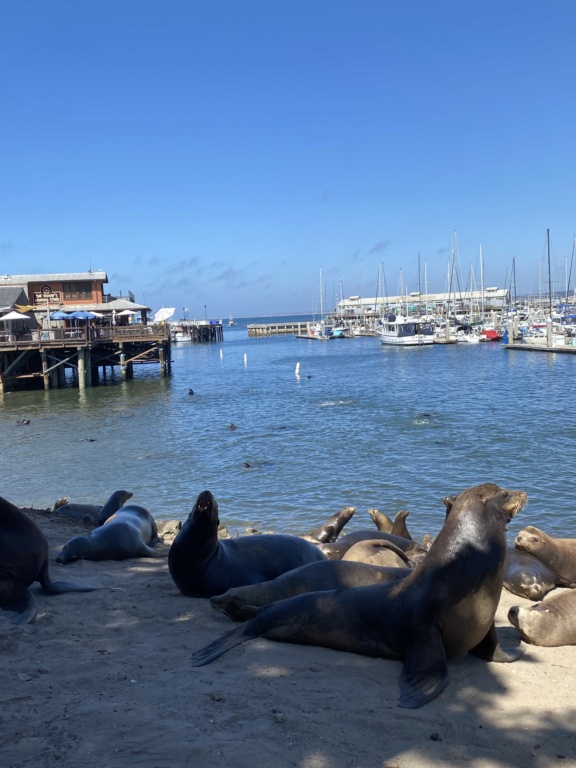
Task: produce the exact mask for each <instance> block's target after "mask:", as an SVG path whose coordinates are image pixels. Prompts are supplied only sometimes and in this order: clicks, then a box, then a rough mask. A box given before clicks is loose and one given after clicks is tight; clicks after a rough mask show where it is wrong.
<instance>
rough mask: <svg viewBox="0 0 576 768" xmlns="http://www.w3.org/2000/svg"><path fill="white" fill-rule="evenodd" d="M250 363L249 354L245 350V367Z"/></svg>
mask: <svg viewBox="0 0 576 768" xmlns="http://www.w3.org/2000/svg"><path fill="white" fill-rule="evenodd" d="M247 365H248V355H247V354H246V352H244V368H246V366H247Z"/></svg>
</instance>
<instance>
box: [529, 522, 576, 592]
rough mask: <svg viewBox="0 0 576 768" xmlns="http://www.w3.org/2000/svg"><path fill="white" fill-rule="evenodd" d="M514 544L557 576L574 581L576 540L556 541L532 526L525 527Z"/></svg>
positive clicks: (575, 574) (575, 573)
mask: <svg viewBox="0 0 576 768" xmlns="http://www.w3.org/2000/svg"><path fill="white" fill-rule="evenodd" d="M514 543H515V544H516V546H517V547H518V549H522V550H523V551H524V552H530V554H531V555H534V556H535V557H537V558H538V560H540V561H541V562H543V563H544V565H547V566H548V568H551V569H552V570H553V571H555V572H556V573H557V574H558V576H561V577H562V578H563V579H567V580H568V581H570V582H572V581H576V539H557V538H555V537H554V536H548V534H547V533H544V531H541V530H540V529H539V528H535V527H534V526H533V525H527V526H526V528H523V529H522V530H521V531H520V533H519V534H518V536H516V539H515V540H514Z"/></svg>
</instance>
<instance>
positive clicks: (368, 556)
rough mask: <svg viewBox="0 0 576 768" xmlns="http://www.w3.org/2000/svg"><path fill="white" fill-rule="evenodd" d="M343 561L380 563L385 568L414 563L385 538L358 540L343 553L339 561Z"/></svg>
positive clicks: (411, 565)
mask: <svg viewBox="0 0 576 768" xmlns="http://www.w3.org/2000/svg"><path fill="white" fill-rule="evenodd" d="M343 561H351V562H354V563H366V564H368V565H380V566H382V567H385V568H406V567H408V568H412V567H413V566H414V565H415V563H413V562H412V561H411V560H410V558H409V557H408V555H407V554H406V553H405V552H403V551H402V550H401V549H400V548H399V547H397V546H395V545H394V544H392V543H391V542H389V541H386V539H368V540H366V541H359V542H358V544H354V545H353V546H351V547H350V549H349V550H348V551H347V552H345V553H344V555H343V556H342V560H341V562H343ZM334 562H338V561H334Z"/></svg>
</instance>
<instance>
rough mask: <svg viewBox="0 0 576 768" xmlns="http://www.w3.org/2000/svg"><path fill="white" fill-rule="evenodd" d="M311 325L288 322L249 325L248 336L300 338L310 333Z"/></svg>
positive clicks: (300, 322) (301, 322)
mask: <svg viewBox="0 0 576 768" xmlns="http://www.w3.org/2000/svg"><path fill="white" fill-rule="evenodd" d="M308 325H309V323H306V322H303V321H298V322H286V323H250V324H249V325H248V336H299V335H305V334H306V333H307V331H308Z"/></svg>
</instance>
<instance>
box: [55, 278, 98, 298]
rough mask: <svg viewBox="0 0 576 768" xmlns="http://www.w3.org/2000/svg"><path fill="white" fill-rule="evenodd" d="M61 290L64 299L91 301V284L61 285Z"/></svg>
mask: <svg viewBox="0 0 576 768" xmlns="http://www.w3.org/2000/svg"><path fill="white" fill-rule="evenodd" d="M62 290H63V292H64V299H65V300H66V299H68V300H73V299H91V298H92V283H89V282H86V283H81V282H78V283H62Z"/></svg>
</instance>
